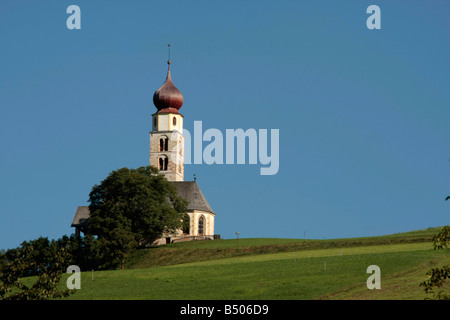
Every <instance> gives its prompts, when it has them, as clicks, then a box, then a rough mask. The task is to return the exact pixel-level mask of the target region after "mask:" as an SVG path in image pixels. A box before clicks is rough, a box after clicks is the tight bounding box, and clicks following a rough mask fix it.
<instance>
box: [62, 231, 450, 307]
mask: <svg viewBox="0 0 450 320" xmlns="http://www.w3.org/2000/svg"><path fill="white" fill-rule="evenodd" d="M439 230H440V228H433V229H427V230H420V231H415V232H410V233H404V234H397V235H389V236H382V237H370V238H352V239H335V240H306V241H304V240H299V239H239V243H238V244H237V243H236V240H215V241H194V242H184V243H176V244H170V245H164V246H160V247H157V248H151V249H145V250H139V251H138V252H137V253H136V254H135V255H134V257H133V258H132V259H130V261H129V262H128V264H127V269H125V270H113V271H94V272H92V271H87V272H82V273H81V289H80V290H77V292H76V293H75V294H74V295H72V296H70V297H69V299H164V300H170V299H177V300H179V299H189V300H195V299H217V300H221V299H226V300H235V299H258V300H259V299H262V300H264V299H267V300H276V299H286V300H288V299H289V300H290V299H424V298H427V297H428V298H431V297H432V295H427V294H425V292H424V290H423V288H422V287H420V286H419V283H420V282H422V281H424V280H425V279H426V278H427V276H426V272H427V271H428V270H429V269H430V268H432V267H434V266H440V265H444V264H447V265H448V264H450V254H449V253H450V252H449V249H445V250H434V249H433V245H432V242H431V237H432V236H433V235H435V234H436V233H438V232H439ZM237 246H238V247H237ZM369 265H378V266H379V267H380V269H381V289H380V290H369V289H367V286H366V280H367V278H368V277H369V276H370V274H367V273H366V269H367V267H368V266H369ZM67 276H68V275H66V276H65V278H64V279H63V281H62V283H61V286H62V287H63V286H64V285H65V279H66V278H67ZM447 289H448V288H447Z"/></svg>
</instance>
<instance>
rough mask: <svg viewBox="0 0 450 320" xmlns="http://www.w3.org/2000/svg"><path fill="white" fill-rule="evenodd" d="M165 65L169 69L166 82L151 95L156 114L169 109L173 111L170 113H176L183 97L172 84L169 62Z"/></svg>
mask: <svg viewBox="0 0 450 320" xmlns="http://www.w3.org/2000/svg"><path fill="white" fill-rule="evenodd" d="M167 64H168V65H169V68H168V71H167V78H166V82H164V84H163V85H162V86H161V88H159V89H158V90H156V91H155V93H154V94H153V103H154V104H155V106H156V108H157V109H158V112H160V111H163V110H165V111H167V110H166V109H169V110H172V111H174V112H172V113H178V110H179V109H180V108H181V106H182V105H183V95H182V94H181V92H180V90H178V89H177V88H176V87H175V85H174V84H173V82H172V77H171V76H170V60H169V61H168V62H167Z"/></svg>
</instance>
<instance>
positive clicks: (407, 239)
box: [127, 228, 441, 268]
mask: <svg viewBox="0 0 450 320" xmlns="http://www.w3.org/2000/svg"><path fill="white" fill-rule="evenodd" d="M440 230H441V228H429V229H425V230H417V231H412V232H406V233H399V234H393V235H386V236H379V237H366V238H348V239H332V240H303V239H272V238H255V239H239V240H238V241H237V240H236V239H231V240H214V241H190V242H180V243H174V244H169V245H162V246H159V247H155V248H149V249H142V250H138V251H137V252H136V253H135V255H134V256H133V257H132V258H131V259H130V260H129V261H128V262H127V268H149V267H157V266H168V265H174V264H183V263H189V262H197V261H207V260H213V259H223V258H231V257H241V256H249V255H259V254H268V253H277V252H295V251H304V250H317V249H328V248H349V247H355V246H370V245H372V246H373V245H385V244H402V243H418V242H430V241H431V239H432V237H433V236H434V235H436V234H437V233H438V232H439V231H440Z"/></svg>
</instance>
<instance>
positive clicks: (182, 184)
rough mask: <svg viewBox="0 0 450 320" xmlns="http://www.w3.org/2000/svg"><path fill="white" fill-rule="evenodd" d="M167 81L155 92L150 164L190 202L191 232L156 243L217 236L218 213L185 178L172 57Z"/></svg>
mask: <svg viewBox="0 0 450 320" xmlns="http://www.w3.org/2000/svg"><path fill="white" fill-rule="evenodd" d="M167 64H168V70H167V77H166V81H165V82H164V84H163V85H162V86H161V87H160V88H159V89H158V90H156V92H155V93H154V95H153V103H154V105H155V107H156V109H157V111H156V112H155V113H154V114H152V130H151V131H150V165H151V166H153V167H155V168H157V169H158V170H159V173H160V174H163V175H164V176H165V177H166V179H167V180H168V181H170V182H171V183H172V184H173V185H174V186H175V187H176V188H177V191H178V194H179V196H180V197H182V198H184V199H186V200H187V201H188V203H189V204H188V206H187V209H188V212H187V215H188V216H189V219H190V220H189V231H188V230H184V231H183V230H181V229H180V230H178V231H177V232H176V234H166V235H163V237H162V238H160V239H158V240H156V241H155V242H154V243H153V244H155V245H157V244H163V243H170V242H177V241H189V240H205V239H218V238H220V235H215V234H214V218H215V213H214V211H213V210H212V209H211V206H210V205H209V203H208V201H207V200H206V198H205V196H204V195H203V193H202V191H201V190H200V188H199V186H198V185H197V182H196V179H195V178H194V180H193V181H184V136H183V115H182V114H181V113H180V112H179V110H180V108H181V106H182V105H183V95H182V94H181V92H180V91H179V90H178V89H177V88H176V87H175V85H174V84H173V82H172V76H171V74H170V59H169V61H168V62H167ZM89 216H90V212H89V207H88V206H79V207H78V208H77V211H76V213H75V217H74V219H73V222H72V227H74V228H75V234H76V235H77V236H79V235H80V233H81V232H83V233H87V232H88V230H87V220H88V219H89Z"/></svg>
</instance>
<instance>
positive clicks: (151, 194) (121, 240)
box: [88, 166, 187, 268]
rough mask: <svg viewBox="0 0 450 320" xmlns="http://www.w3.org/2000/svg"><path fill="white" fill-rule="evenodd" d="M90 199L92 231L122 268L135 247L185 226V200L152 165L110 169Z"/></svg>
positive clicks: (108, 255) (109, 257)
mask: <svg viewBox="0 0 450 320" xmlns="http://www.w3.org/2000/svg"><path fill="white" fill-rule="evenodd" d="M89 202H90V205H89V210H90V212H91V216H90V218H89V220H88V229H89V232H91V233H92V234H94V235H97V236H98V238H99V245H100V247H101V248H103V252H104V254H105V255H106V256H107V258H108V261H109V262H110V263H111V264H114V263H116V262H119V263H120V266H121V268H123V267H124V261H125V259H126V258H127V257H128V256H129V255H130V254H131V253H132V251H133V250H134V249H135V248H137V247H138V246H145V245H147V244H149V243H151V242H153V241H154V240H155V239H157V238H159V237H161V236H162V235H163V234H164V233H166V232H168V233H171V232H174V231H175V230H176V229H177V228H180V227H182V222H181V221H182V219H183V214H184V213H185V212H186V210H187V208H186V207H187V202H186V200H184V199H182V198H180V197H179V196H178V193H177V190H176V188H175V187H174V186H173V185H172V184H171V183H170V182H169V181H167V179H166V178H165V177H164V176H163V175H160V174H159V173H158V170H157V169H156V168H154V167H151V166H147V167H140V168H138V169H128V168H122V169H118V170H115V171H113V172H111V173H110V174H109V175H108V177H107V178H106V179H105V180H103V181H102V182H101V183H100V185H95V186H94V187H93V188H92V191H91V193H90V194H89ZM111 266H112V265H111Z"/></svg>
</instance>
